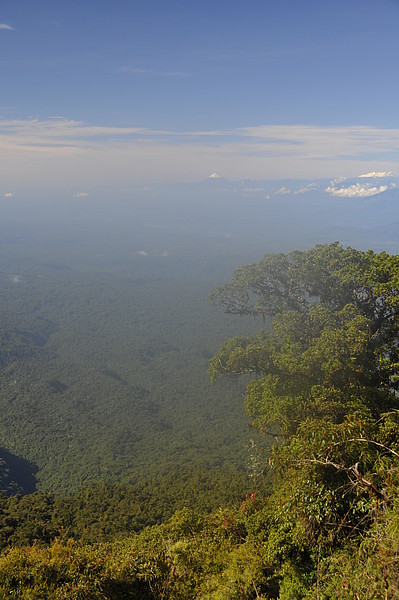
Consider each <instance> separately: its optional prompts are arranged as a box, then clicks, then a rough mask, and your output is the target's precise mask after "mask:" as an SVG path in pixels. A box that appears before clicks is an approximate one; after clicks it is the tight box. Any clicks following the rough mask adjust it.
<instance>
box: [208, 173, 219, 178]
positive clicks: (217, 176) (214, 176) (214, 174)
mask: <svg viewBox="0 0 399 600" xmlns="http://www.w3.org/2000/svg"><path fill="white" fill-rule="evenodd" d="M208 179H222V177H221V175H218V173H211V174H210V175H209V177H208Z"/></svg>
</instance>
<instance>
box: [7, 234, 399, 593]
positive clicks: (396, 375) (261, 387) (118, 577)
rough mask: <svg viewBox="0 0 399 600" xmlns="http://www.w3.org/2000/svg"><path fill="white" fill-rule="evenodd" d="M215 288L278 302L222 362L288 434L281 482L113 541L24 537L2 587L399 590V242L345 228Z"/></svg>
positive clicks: (233, 304) (237, 306)
mask: <svg viewBox="0 0 399 600" xmlns="http://www.w3.org/2000/svg"><path fill="white" fill-rule="evenodd" d="M213 299H214V300H215V301H216V302H219V303H222V304H224V305H225V306H226V307H227V310H228V311H230V312H232V313H238V314H255V315H262V316H272V317H274V321H273V327H272V329H271V330H267V331H261V332H259V333H258V334H257V335H256V336H253V337H249V338H244V337H240V338H233V339H232V340H230V341H228V342H226V343H225V344H224V345H223V346H222V347H221V348H220V351H219V353H218V354H217V355H216V356H215V357H214V359H212V361H211V367H210V371H211V375H212V377H213V378H215V377H219V376H221V375H227V376H230V375H241V374H246V375H248V374H249V375H250V377H251V381H250V383H249V385H248V389H247V395H246V407H247V411H248V413H249V415H250V416H251V418H252V423H253V426H254V427H255V428H256V429H257V430H259V431H260V432H262V433H263V434H264V435H265V436H269V437H271V438H273V439H275V444H274V447H273V449H272V452H271V455H270V459H269V468H270V470H271V471H272V472H273V474H274V488H273V492H272V493H271V495H270V496H268V497H266V498H262V497H261V496H260V495H259V494H257V493H255V492H251V493H249V494H248V495H247V497H246V498H245V500H243V502H242V504H241V506H240V507H239V508H236V509H235V510H231V509H230V510H227V509H223V510H222V509H221V510H218V511H216V512H213V513H211V514H210V515H207V516H204V515H200V514H198V513H196V512H193V511H190V510H188V509H186V510H183V511H180V512H178V513H176V514H175V515H174V516H173V517H172V519H171V520H170V521H169V522H168V523H166V524H162V525H158V526H154V527H151V528H147V529H145V530H144V531H142V532H141V533H139V534H137V535H135V536H133V537H129V538H127V539H125V540H122V541H115V542H112V543H109V544H93V545H90V546H89V545H86V546H80V545H78V544H76V543H75V542H72V541H69V542H65V543H63V542H61V541H55V542H53V544H52V545H51V546H50V547H43V548H41V547H38V546H33V547H27V548H20V549H17V548H13V549H10V550H8V551H6V552H5V553H3V555H2V557H1V560H0V591H1V592H2V593H3V594H8V595H14V596H17V597H20V598H66V597H67V598H104V599H106V598H143V599H146V598H165V599H166V598H168V599H180V598H181V599H183V598H187V599H189V598H197V599H205V598H207V599H214V600H229V599H230V600H235V599H237V600H245V599H252V598H270V599H271V598H279V599H281V600H300V599H317V600H321V599H323V600H327V599H333V598H337V597H339V598H344V599H345V598H348V599H349V598H355V599H360V598H361V599H362V600H363V598H376V599H377V598H398V597H399V544H398V542H397V540H398V538H399V536H398V533H399V531H398V529H399V520H398V516H397V515H398V508H399V477H398V473H399V470H398V468H399V461H398V459H399V406H398V392H399V330H398V327H399V323H398V316H399V257H395V256H388V255H387V254H384V253H382V254H374V253H373V252H371V251H369V252H366V253H363V252H359V251H356V250H353V249H351V248H347V249H344V248H342V247H340V246H339V245H338V244H333V245H330V246H319V247H316V248H314V249H312V250H308V251H304V252H294V253H291V254H289V255H266V257H265V258H264V259H263V260H262V261H261V262H260V263H257V264H256V265H249V266H248V267H243V268H241V269H239V270H238V271H237V272H236V274H235V275H234V277H233V280H232V282H231V283H230V284H227V285H226V286H224V287H223V288H220V289H218V290H216V291H215V292H214V294H213ZM59 557H61V558H59ZM1 586H2V587H1Z"/></svg>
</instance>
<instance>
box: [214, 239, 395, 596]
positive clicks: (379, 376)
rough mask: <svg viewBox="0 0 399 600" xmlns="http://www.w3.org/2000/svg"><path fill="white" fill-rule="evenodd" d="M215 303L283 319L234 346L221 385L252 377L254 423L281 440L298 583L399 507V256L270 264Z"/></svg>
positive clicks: (278, 525) (290, 258) (281, 523)
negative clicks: (230, 378) (310, 564)
mask: <svg viewBox="0 0 399 600" xmlns="http://www.w3.org/2000/svg"><path fill="white" fill-rule="evenodd" d="M211 301H212V302H216V303H219V304H222V305H223V306H224V307H225V309H226V310H227V311H228V312H231V313H235V314H252V315H255V316H256V315H260V316H262V317H263V318H266V317H272V318H273V321H272V324H271V327H269V328H266V329H263V330H261V331H259V333H258V334H257V335H255V336H251V337H236V338H233V339H231V340H229V341H227V342H226V343H225V344H223V345H222V346H221V348H220V350H219V352H218V353H217V355H216V356H215V357H214V358H213V359H212V360H211V364H210V373H211V377H212V378H213V379H215V378H216V377H218V376H220V375H236V376H237V375H241V374H249V375H250V376H251V381H250V383H249V385H248V387H247V393H246V398H245V403H246V409H247V412H248V414H249V415H250V416H251V419H252V424H253V426H254V427H255V428H256V429H258V430H260V431H261V432H263V433H265V434H268V435H271V436H274V438H275V440H276V443H275V445H274V447H273V450H272V453H271V456H270V458H269V466H270V467H271V468H273V469H274V471H275V489H274V493H273V495H272V497H271V499H270V502H271V505H274V516H275V523H274V525H273V527H272V531H274V535H272V536H269V541H268V545H269V547H271V548H273V552H275V554H276V557H278V558H279V560H280V562H281V561H282V562H283V563H284V562H285V563H287V564H288V563H289V564H290V565H291V566H292V567H293V568H294V570H295V572H296V574H297V575H298V573H300V572H301V568H302V567H303V561H304V559H305V557H307V558H306V560H308V559H309V560H310V561H312V560H313V561H315V560H316V559H315V557H314V551H313V550H312V549H314V548H315V547H317V548H318V553H319V554H318V556H317V561H320V560H321V557H325V556H328V554H329V552H330V548H331V547H333V548H339V547H341V545H342V544H343V543H346V542H347V541H348V540H349V539H352V538H356V539H358V538H359V536H360V535H366V534H367V532H368V531H369V529H370V528H372V527H375V522H376V519H377V518H379V516H380V515H382V514H385V512H386V511H387V510H390V507H391V506H392V503H393V502H395V501H396V498H397V496H398V484H399V478H398V467H399V461H398V459H399V452H398V450H399V402H398V382H399V375H398V370H399V360H398V346H399V322H398V316H399V256H389V255H388V254H386V253H380V254H375V253H374V252H373V251H371V250H369V251H368V252H361V251H359V250H354V249H352V248H343V247H341V246H340V245H339V244H337V243H335V244H331V245H326V246H316V247H315V248H313V249H311V250H306V251H302V252H299V251H296V252H291V253H290V254H288V255H283V254H280V255H266V256H265V257H264V258H263V259H262V260H261V261H260V262H259V263H256V264H252V265H248V266H246V267H241V268H240V269H238V270H237V271H236V272H235V273H234V275H233V278H232V280H231V282H230V283H228V284H226V285H224V286H222V287H220V288H218V289H216V290H215V291H214V292H213V294H212V295H211ZM277 532H280V533H279V534H278V533H277ZM274 536H276V539H278V544H275V543H274V542H273V541H272V540H273V539H274ZM284 548H286V549H287V553H286V555H284ZM295 548H297V552H295V550H294V549H295ZM287 557H289V559H288V558H287ZM287 561H288V562H287ZM287 568H288V567H287ZM315 570H316V571H317V569H315ZM306 572H307V573H309V569H308V568H307V570H306ZM314 577H316V578H317V576H316V575H314ZM283 579H284V577H283ZM284 585H286V584H284ZM284 585H283V584H282V586H283V587H282V588H281V589H283V588H284ZM298 585H299V584H298ZM298 590H299V588H298ZM297 594H298V597H302V596H301V594H300V592H299V591H297ZM281 597H282V596H281ZM287 597H288V596H287ZM292 597H294V596H292Z"/></svg>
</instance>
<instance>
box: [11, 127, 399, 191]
mask: <svg viewBox="0 0 399 600" xmlns="http://www.w3.org/2000/svg"><path fill="white" fill-rule="evenodd" d="M387 154H389V155H390V156H391V160H390V161H387V159H386V156H387ZM211 169H214V173H216V174H217V173H223V176H224V177H226V179H230V180H246V179H247V180H262V179H263V180H265V179H304V180H310V179H318V178H328V179H330V180H331V179H332V178H334V177H337V176H338V175H339V176H342V177H343V178H344V179H345V178H355V177H357V173H365V174H368V173H380V172H381V173H382V172H384V173H389V172H391V171H392V172H399V129H377V128H374V127H367V126H363V127H361V126H356V127H355V126H353V127H318V126H313V125H297V126H294V125H293V126H288V125H286V126H285V125H279V126H275V125H264V126H258V127H251V128H240V129H226V130H214V131H212V130H210V131H163V130H151V129H145V128H140V127H113V126H109V127H107V126H104V125H87V124H85V123H82V122H78V121H71V120H66V119H63V118H59V119H54V118H52V119H47V120H39V119H30V120H22V119H9V120H6V119H3V120H0V181H7V186H9V187H10V188H11V187H12V186H14V187H16V186H17V185H18V186H20V185H21V173H24V182H25V184H26V187H27V188H29V189H33V188H35V187H36V188H39V189H40V190H42V189H43V188H44V187H53V186H57V187H60V186H71V185H72V186H73V187H74V189H78V190H79V189H83V190H84V189H85V188H89V187H90V186H92V185H98V186H104V185H109V186H115V185H117V186H118V189H119V188H126V187H127V186H142V185H151V184H152V183H156V182H160V183H161V182H162V183H166V182H193V181H202V180H203V179H204V178H206V177H208V173H210V172H211ZM215 179H216V177H215ZM43 182H45V183H43ZM331 185H333V186H335V187H340V186H336V184H331ZM280 193H282V192H280Z"/></svg>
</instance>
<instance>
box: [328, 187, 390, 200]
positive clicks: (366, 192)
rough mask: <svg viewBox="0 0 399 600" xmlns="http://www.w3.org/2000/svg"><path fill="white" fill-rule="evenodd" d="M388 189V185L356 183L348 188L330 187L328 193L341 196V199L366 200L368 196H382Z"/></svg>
mask: <svg viewBox="0 0 399 600" xmlns="http://www.w3.org/2000/svg"><path fill="white" fill-rule="evenodd" d="M387 189H388V186H387V185H380V186H379V187H375V186H372V185H371V184H369V183H363V184H362V183H355V184H354V185H350V186H348V187H340V188H338V187H335V186H329V187H328V188H327V189H326V192H328V193H329V194H332V195H333V196H339V197H341V198H366V197H368V196H375V195H376V194H382V193H383V192H386V191H387Z"/></svg>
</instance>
